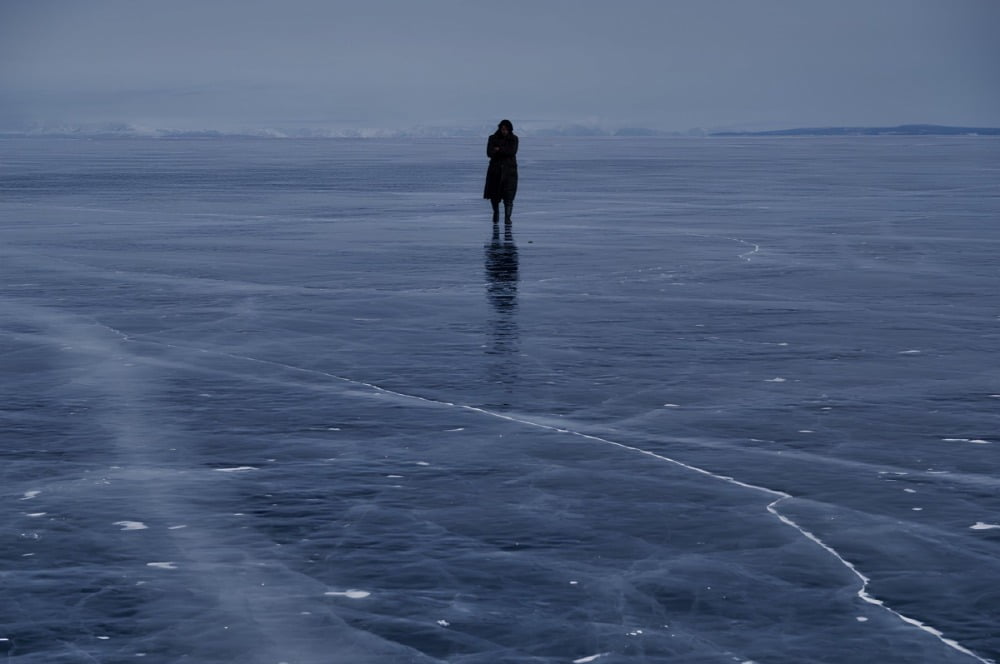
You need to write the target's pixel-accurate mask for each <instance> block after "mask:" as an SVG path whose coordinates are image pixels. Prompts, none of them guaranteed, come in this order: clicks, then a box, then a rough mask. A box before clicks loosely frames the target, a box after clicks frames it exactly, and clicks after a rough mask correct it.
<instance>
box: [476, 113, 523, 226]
mask: <svg viewBox="0 0 1000 664" xmlns="http://www.w3.org/2000/svg"><path fill="white" fill-rule="evenodd" d="M517 143H518V141H517V135H516V134H515V133H514V125H513V124H511V122H510V120H501V121H500V124H499V125H497V130H496V132H495V133H494V134H493V135H491V136H490V137H489V139H488V140H487V141H486V156H487V157H489V158H490V165H489V168H487V169H486V186H485V187H484V188H483V198H486V199H489V201H490V204H491V205H492V206H493V223H494V224H496V223H499V221H500V201H503V220H504V223H505V224H510V223H511V220H510V215H511V212H512V211H513V209H514V197H515V196H516V195H517Z"/></svg>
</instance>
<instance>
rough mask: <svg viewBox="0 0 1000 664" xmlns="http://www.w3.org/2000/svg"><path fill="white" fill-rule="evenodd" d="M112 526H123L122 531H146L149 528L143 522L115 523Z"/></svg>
mask: <svg viewBox="0 0 1000 664" xmlns="http://www.w3.org/2000/svg"><path fill="white" fill-rule="evenodd" d="M112 525H115V526H121V527H122V530H146V528H148V527H149V526H147V525H146V524H144V523H143V522H142V521H115V522H114V523H113V524H112Z"/></svg>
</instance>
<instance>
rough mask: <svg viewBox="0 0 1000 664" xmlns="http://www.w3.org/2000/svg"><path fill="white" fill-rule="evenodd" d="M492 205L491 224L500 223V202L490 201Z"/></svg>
mask: <svg viewBox="0 0 1000 664" xmlns="http://www.w3.org/2000/svg"><path fill="white" fill-rule="evenodd" d="M490 203H492V204H493V223H494V224H498V223H500V201H490Z"/></svg>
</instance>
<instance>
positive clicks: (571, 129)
mask: <svg viewBox="0 0 1000 664" xmlns="http://www.w3.org/2000/svg"><path fill="white" fill-rule="evenodd" d="M491 131H492V127H456V126H450V127H412V128H410V129H378V128H373V129H321V128H275V129H261V128H256V129H232V130H215V129H206V130H178V129H154V128H148V127H138V126H135V125H130V124H126V123H108V124H91V125H57V126H51V125H49V126H36V127H33V128H31V129H26V130H22V131H7V132H4V131H0V138H3V137H8V138H13V137H31V136H48V137H72V138H168V139H169V138H187V139H192V138H203V139H211V138H274V139H281V138H479V137H482V136H484V135H486V134H488V133H490V132H491ZM518 133H519V134H521V135H522V136H538V137H587V136H594V137H602V136H606V137H638V138H644V137H650V138H653V137H684V136H688V137H705V136H709V137H715V136H721V137H725V136H1000V128H997V127H950V126H943V125H929V124H909V125H899V126H896V127H811V128H800V129H777V130H770V131H717V130H710V129H691V130H689V131H686V132H676V131H674V132H668V131H662V130H658V129H649V128H644V127H625V128H608V127H600V126H594V125H584V124H567V125H549V126H545V125H535V126H523V125H522V126H521V127H520V129H519V131H518Z"/></svg>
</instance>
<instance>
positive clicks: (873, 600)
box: [98, 240, 995, 664]
mask: <svg viewBox="0 0 1000 664" xmlns="http://www.w3.org/2000/svg"><path fill="white" fill-rule="evenodd" d="M739 241H740V242H744V241H743V240H739ZM747 244H749V243H747ZM754 246H755V250H754V251H756V250H757V249H759V247H757V245H754ZM751 253H753V252H751ZM747 260H749V259H747ZM98 324H99V325H101V326H102V327H104V328H105V329H108V330H109V331H111V332H113V333H114V334H116V335H117V336H119V337H120V338H122V339H123V340H124V341H127V342H137V341H139V339H136V338H133V337H132V336H130V335H128V334H126V333H125V332H122V331H121V330H117V329H115V328H113V327H110V326H108V325H104V324H102V323H98ZM145 341H147V342H150V341H151V342H152V343H155V344H157V345H161V346H165V347H169V348H175V349H177V350H183V351H188V352H190V351H194V352H200V353H211V354H214V355H219V356H223V357H228V358H231V359H237V360H243V361H247V362H253V363H257V364H265V365H269V366H273V367H279V368H282V369H286V370H290V371H294V372H300V373H307V374H311V375H319V376H325V377H327V378H332V379H334V380H338V381H341V382H344V383H348V384H351V385H355V386H360V387H365V388H368V389H370V390H372V391H373V392H375V393H376V394H385V395H389V396H393V397H396V398H400V399H405V400H411V401H419V402H422V403H426V404H429V405H433V406H447V407H451V408H459V409H462V410H466V411H469V412H473V413H478V414H481V415H486V416H488V417H493V418H496V419H501V420H506V421H508V422H514V423H517V424H522V425H525V426H531V427H535V428H538V429H544V430H547V431H553V432H556V433H564V434H569V435H572V436H577V437H580V438H583V439H586V440H590V441H594V442H597V443H601V444H604V445H611V446H614V447H617V448H620V449H623V450H628V451H630V452H635V453H638V454H643V455H646V456H649V457H651V458H654V459H657V460H659V461H663V462H666V463H670V464H674V465H676V466H679V467H681V468H684V469H686V470H689V471H691V472H694V473H698V474H701V475H704V476H706V477H710V478H712V479H715V480H719V481H722V482H727V483H729V484H732V485H734V486H738V487H742V488H744V489H748V490H751V491H755V492H758V493H763V494H766V495H769V496H773V497H774V500H773V501H772V502H771V503H769V504H768V505H767V507H766V509H767V511H768V513H770V514H771V515H773V516H774V517H775V518H776V519H778V521H780V522H781V523H783V524H785V525H786V526H789V527H790V528H793V529H794V530H796V531H798V532H799V533H800V534H801V535H802V536H804V537H806V538H807V539H809V540H810V541H812V542H813V543H814V544H816V545H817V546H819V547H820V548H821V549H823V550H824V551H826V552H827V553H828V554H830V555H831V556H833V557H834V558H835V559H836V560H837V561H839V562H840V563H841V564H842V565H843V566H844V567H846V568H847V569H848V570H849V571H850V572H851V573H852V574H853V575H854V576H856V577H857V578H858V580H859V581H860V582H861V587H860V588H859V589H858V591H857V593H856V595H857V597H858V598H859V599H861V600H862V601H864V602H865V603H867V604H871V605H873V606H876V607H879V608H881V609H883V610H885V611H887V612H888V613H890V614H892V615H893V616H895V617H896V618H897V619H899V620H901V621H902V622H904V623H906V624H908V625H911V626H913V627H916V628H917V629H919V630H921V631H923V632H925V633H927V634H930V635H932V636H934V637H935V638H936V639H938V640H939V641H940V642H941V643H943V644H945V645H946V646H948V647H950V648H952V649H954V650H956V651H958V652H961V653H963V654H965V655H968V656H969V657H972V658H973V659H975V660H977V661H979V662H981V664H995V662H994V661H993V660H990V659H986V658H984V657H981V656H980V655H978V654H976V653H975V652H973V651H971V650H969V649H968V648H966V647H965V646H963V645H962V644H960V643H959V642H958V641H955V640H954V639H949V638H947V637H946V636H945V635H944V633H943V632H941V631H940V630H938V629H936V628H934V627H931V626H930V625H928V624H926V623H924V622H922V621H920V620H917V619H916V618H911V617H910V616H907V615H904V614H902V613H900V612H899V611H896V610H895V609H893V608H892V607H890V606H888V605H887V604H886V603H885V602H884V601H882V600H880V599H878V598H877V597H875V596H873V595H871V594H870V593H869V592H868V586H869V584H870V582H871V579H870V578H868V577H867V576H865V575H864V574H863V573H862V572H861V571H860V570H859V569H858V568H857V567H856V566H855V565H854V564H853V563H851V562H850V561H849V560H847V559H846V558H844V557H843V556H842V555H841V554H840V553H839V552H838V551H837V550H836V549H834V548H833V547H831V546H830V545H829V544H827V543H826V542H824V541H823V540H822V539H821V538H820V537H819V536H818V535H816V534H815V533H813V532H811V531H810V530H808V529H806V528H805V527H804V526H802V525H800V524H799V523H797V522H796V521H795V520H793V519H792V518H790V517H788V516H786V515H784V514H782V513H781V512H780V511H778V505H779V504H780V503H782V502H783V501H786V500H789V499H792V498H794V496H792V495H791V494H789V493H786V492H784V491H780V490H776V489H770V488H768V487H764V486H760V485H757V484H750V483H748V482H743V481H741V480H738V479H736V478H734V477H730V476H728V475H722V474H720V473H714V472H712V471H710V470H707V469H705V468H701V467H699V466H694V465H691V464H688V463H684V462H683V461H680V460H678V459H674V458H672V457H668V456H665V455H662V454H657V453H656V452H652V451H650V450H646V449H643V448H641V447H636V446H634V445H628V444H626V443H621V442H617V441H614V440H610V439H608V438H602V437H600V436H595V435H592V434H588V433H584V432H582V431H576V430H574V429H569V428H566V427H560V426H555V425H551V424H544V423H541V422H536V421H533V420H529V419H525V418H522V417H515V416H513V415H508V414H505V413H501V412H497V411H493V410H489V409H487V408H481V407H479V406H471V405H468V404H460V403H454V402H451V401H443V400H440V399H432V398H428V397H422V396H419V395H416V394H408V393H405V392H398V391H396V390H390V389H388V388H385V387H381V386H379V385H376V384H374V383H368V382H365V381H362V380H357V379H353V378H347V377H345V376H339V375H337V374H333V373H330V372H327V371H320V370H318V369H307V368H304V367H299V366H295V365H292V364H286V363H283V362H277V361H274V360H265V359H261V358H256V357H251V356H248V355H238V354H235V353H228V352H225V351H219V350H208V349H204V348H197V347H189V346H179V345H176V344H171V343H167V342H163V341H158V340H148V339H147V340H145ZM166 564H170V563H166ZM150 565H151V566H154V565H155V566H160V565H165V564H164V563H150Z"/></svg>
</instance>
